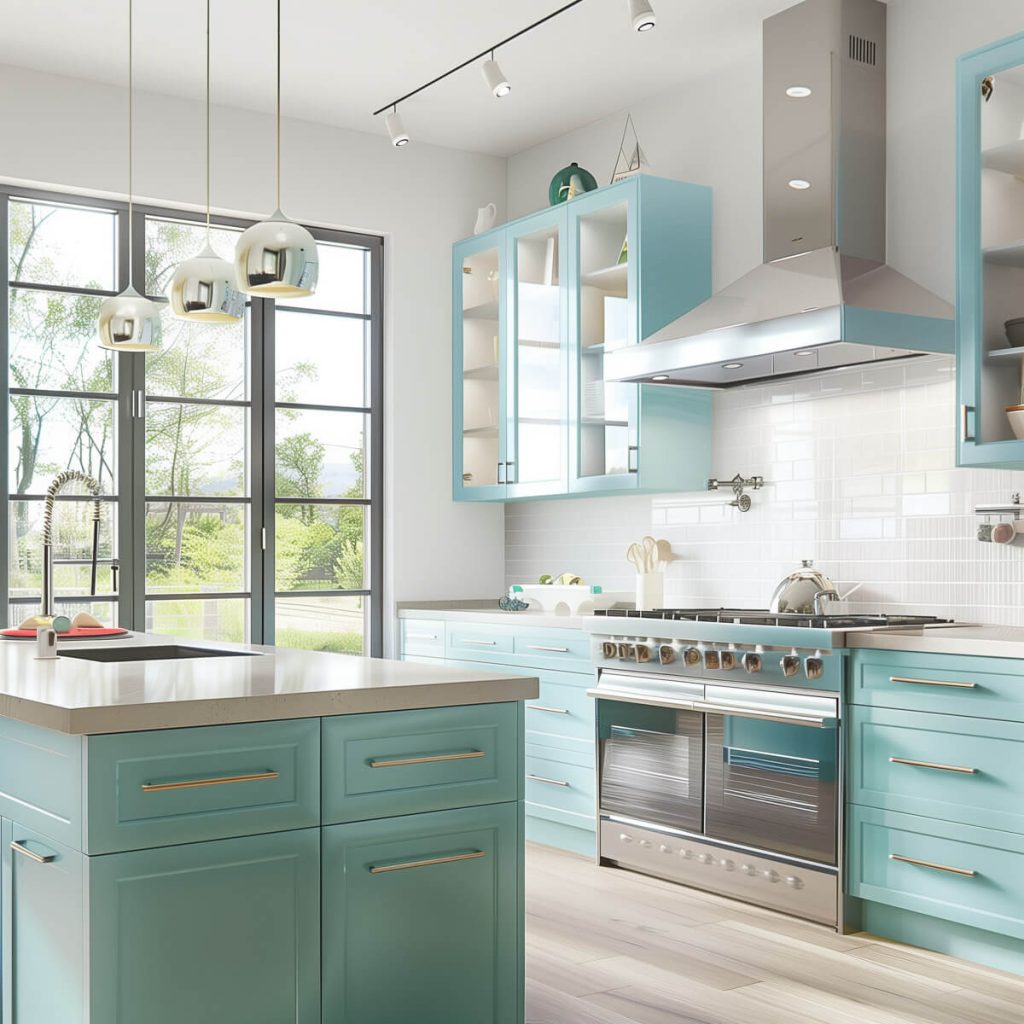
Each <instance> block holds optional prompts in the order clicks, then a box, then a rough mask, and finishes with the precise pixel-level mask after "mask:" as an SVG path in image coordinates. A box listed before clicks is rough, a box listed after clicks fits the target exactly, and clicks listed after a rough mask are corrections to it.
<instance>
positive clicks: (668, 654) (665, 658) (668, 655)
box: [658, 644, 676, 665]
mask: <svg viewBox="0 0 1024 1024" xmlns="http://www.w3.org/2000/svg"><path fill="white" fill-rule="evenodd" d="M675 660H676V649H675V648H674V647H673V646H672V645H671V644H662V645H661V647H660V648H659V649H658V661H660V662H661V663H662V665H671V664H672V662H673V661H675Z"/></svg>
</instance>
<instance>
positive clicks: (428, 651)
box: [399, 619, 445, 658]
mask: <svg viewBox="0 0 1024 1024" xmlns="http://www.w3.org/2000/svg"><path fill="white" fill-rule="evenodd" d="M399 622H400V623H401V628H400V634H401V645H402V654H403V656H404V655H414V656H416V657H421V658H443V657H444V629H445V624H444V620H443V619H400V620H399Z"/></svg>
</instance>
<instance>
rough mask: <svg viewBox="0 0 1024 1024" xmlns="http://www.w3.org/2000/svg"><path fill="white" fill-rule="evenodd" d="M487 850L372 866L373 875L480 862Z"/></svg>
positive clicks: (371, 872)
mask: <svg viewBox="0 0 1024 1024" xmlns="http://www.w3.org/2000/svg"><path fill="white" fill-rule="evenodd" d="M486 856H487V851H486V850H474V851H473V852H472V853H453V854H451V855H449V856H447V857H429V858H428V859H426V860H407V861H405V862H404V863H402V864H371V865H370V874H371V875H386V874H387V873H388V872H389V871H411V870H412V869H413V868H432V867H433V866H434V865H435V864H454V863H456V861H461V860H479V859H480V858H481V857H486Z"/></svg>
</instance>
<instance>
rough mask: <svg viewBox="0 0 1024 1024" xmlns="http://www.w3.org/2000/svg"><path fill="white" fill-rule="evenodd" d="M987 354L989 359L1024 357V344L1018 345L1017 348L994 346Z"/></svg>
mask: <svg viewBox="0 0 1024 1024" xmlns="http://www.w3.org/2000/svg"><path fill="white" fill-rule="evenodd" d="M987 356H988V358H989V359H997V360H1000V361H1002V360H1012V359H1018V360H1019V359H1024V346H1019V345H1018V346H1017V347H1016V348H993V349H989V351H988V353H987Z"/></svg>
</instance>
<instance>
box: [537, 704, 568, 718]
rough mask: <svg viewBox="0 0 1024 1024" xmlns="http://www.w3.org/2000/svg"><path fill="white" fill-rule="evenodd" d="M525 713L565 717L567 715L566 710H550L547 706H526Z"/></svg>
mask: <svg viewBox="0 0 1024 1024" xmlns="http://www.w3.org/2000/svg"><path fill="white" fill-rule="evenodd" d="M526 710H527V711H544V712H546V713H547V714H549V715H567V714H569V709H568V708H552V707H548V705H547V704H527V705H526Z"/></svg>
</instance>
